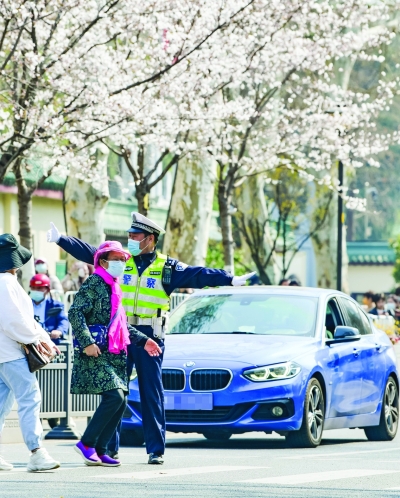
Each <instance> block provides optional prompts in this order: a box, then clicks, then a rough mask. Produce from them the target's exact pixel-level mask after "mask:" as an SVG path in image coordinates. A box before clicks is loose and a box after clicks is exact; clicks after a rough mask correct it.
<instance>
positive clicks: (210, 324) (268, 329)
mask: <svg viewBox="0 0 400 498" xmlns="http://www.w3.org/2000/svg"><path fill="white" fill-rule="evenodd" d="M317 305H318V298H316V297H307V296H297V295H271V294H250V293H248V294H247V293H246V294H244V293H243V294H217V295H202V296H193V297H191V298H189V299H188V300H186V301H185V302H184V303H183V304H182V305H181V306H180V307H179V308H178V309H177V310H176V311H175V312H174V313H172V315H171V318H170V322H169V326H168V330H169V332H168V333H169V334H259V335H295V336H303V337H312V336H314V329H315V319H316V314H317Z"/></svg>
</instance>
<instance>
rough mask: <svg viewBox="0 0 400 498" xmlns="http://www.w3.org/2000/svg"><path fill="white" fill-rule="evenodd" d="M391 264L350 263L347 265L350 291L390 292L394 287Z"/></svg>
mask: <svg viewBox="0 0 400 498" xmlns="http://www.w3.org/2000/svg"><path fill="white" fill-rule="evenodd" d="M392 272H393V266H391V265H387V266H386V265H385V266H384V265H381V266H378V265H351V266H349V287H350V292H366V291H369V290H372V291H374V292H390V291H391V290H393V289H394V287H395V285H396V284H395V281H394V278H393V276H392Z"/></svg>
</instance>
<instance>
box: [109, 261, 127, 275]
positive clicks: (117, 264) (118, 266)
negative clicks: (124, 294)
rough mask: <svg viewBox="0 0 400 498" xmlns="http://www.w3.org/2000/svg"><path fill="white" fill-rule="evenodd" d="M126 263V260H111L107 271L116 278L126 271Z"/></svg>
mask: <svg viewBox="0 0 400 498" xmlns="http://www.w3.org/2000/svg"><path fill="white" fill-rule="evenodd" d="M125 267H126V263H125V262H124V261H109V262H108V268H107V269H106V271H107V272H108V273H109V274H110V275H111V276H112V277H114V278H117V277H120V276H121V275H123V273H124V271H125Z"/></svg>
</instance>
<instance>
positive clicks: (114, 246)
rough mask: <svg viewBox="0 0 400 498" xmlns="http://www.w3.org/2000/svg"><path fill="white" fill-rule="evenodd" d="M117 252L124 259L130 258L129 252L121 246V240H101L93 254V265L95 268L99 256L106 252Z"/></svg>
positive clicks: (97, 264)
mask: <svg viewBox="0 0 400 498" xmlns="http://www.w3.org/2000/svg"><path fill="white" fill-rule="evenodd" d="M110 251H114V252H119V253H121V254H123V255H124V256H125V259H126V261H128V259H130V258H131V257H132V256H131V254H130V253H129V252H127V251H125V249H124V248H123V247H122V244H121V242H117V241H116V240H107V241H106V242H103V243H102V244H100V246H99V248H98V249H97V251H96V252H95V254H94V267H95V268H97V267H98V266H99V259H100V256H101V255H102V254H104V253H106V252H110Z"/></svg>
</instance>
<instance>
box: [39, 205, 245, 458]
mask: <svg viewBox="0 0 400 498" xmlns="http://www.w3.org/2000/svg"><path fill="white" fill-rule="evenodd" d="M131 215H132V224H131V227H130V228H129V229H128V230H127V232H128V250H129V252H130V254H131V255H132V257H131V259H130V260H129V261H127V264H126V268H125V272H124V275H123V277H122V283H121V289H122V291H123V300H122V305H123V307H124V309H125V311H126V315H127V318H128V323H129V324H131V325H133V326H135V327H136V328H137V329H138V330H139V331H140V332H142V333H144V334H146V335H147V336H148V337H149V338H152V339H154V340H155V341H156V342H157V344H158V345H159V346H160V348H161V351H162V353H161V354H160V355H159V356H157V357H150V356H148V355H147V354H146V352H145V351H144V350H143V348H140V347H137V346H135V345H133V346H129V347H128V373H129V374H130V373H131V371H132V368H133V364H134V365H135V368H136V371H137V376H138V382H139V392H140V401H141V408H142V422H143V432H144V439H145V442H146V450H147V453H148V455H149V459H148V463H149V464H162V463H163V462H164V459H163V455H164V452H165V426H166V424H165V409H164V394H163V385H162V376H161V375H162V361H163V355H164V330H165V325H166V314H167V312H168V310H169V307H170V295H171V293H172V292H173V291H174V289H177V288H189V287H190V288H197V289H201V288H203V287H207V286H208V287H217V286H225V285H234V286H239V285H244V284H245V282H246V280H247V279H248V278H250V277H251V276H252V275H253V274H254V273H249V274H247V275H243V276H241V277H234V276H232V275H231V274H230V273H228V272H226V271H224V270H217V269H212V268H204V267H202V266H189V265H187V264H185V263H183V262H181V261H177V260H176V259H171V258H169V257H167V256H166V255H164V254H161V253H160V252H158V251H157V250H156V246H157V242H158V238H159V236H160V235H161V234H163V233H165V230H163V229H162V228H161V227H160V226H158V225H157V224H156V223H155V222H154V221H152V220H150V219H149V218H147V217H146V216H144V215H142V214H140V213H137V212H133V213H131ZM47 241H48V242H55V243H57V244H58V245H59V246H60V247H61V248H62V249H64V250H65V251H66V252H68V253H69V254H71V255H72V256H73V257H74V258H76V259H78V260H80V261H84V262H85V263H88V264H93V256H94V254H95V252H96V247H94V246H92V245H90V244H87V243H86V242H84V241H82V240H80V239H77V238H75V237H67V236H63V235H61V234H60V232H59V231H58V229H57V228H56V227H55V225H54V224H53V223H51V228H50V230H49V231H48V233H47ZM117 448H118V443H117V444H115V446H114V448H110V446H109V450H111V452H113V451H114V452H116V451H117Z"/></svg>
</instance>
